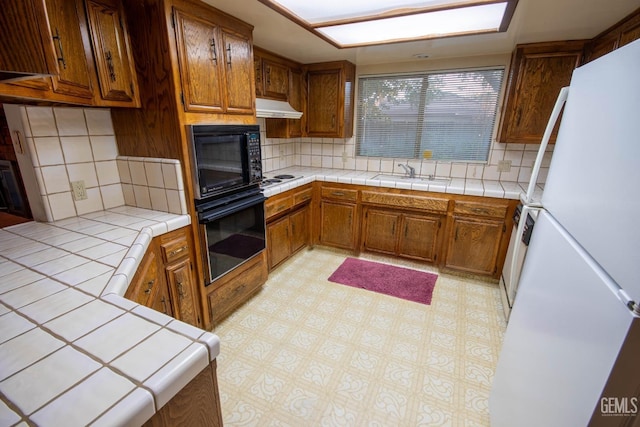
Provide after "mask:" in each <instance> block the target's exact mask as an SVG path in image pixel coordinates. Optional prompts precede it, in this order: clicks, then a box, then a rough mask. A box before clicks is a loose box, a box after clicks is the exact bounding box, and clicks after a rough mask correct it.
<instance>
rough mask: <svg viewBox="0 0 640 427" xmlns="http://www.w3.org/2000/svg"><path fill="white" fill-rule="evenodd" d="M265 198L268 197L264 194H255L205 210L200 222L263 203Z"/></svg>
mask: <svg viewBox="0 0 640 427" xmlns="http://www.w3.org/2000/svg"><path fill="white" fill-rule="evenodd" d="M265 200H266V197H264V195H262V194H257V195H255V196H252V197H249V198H246V199H242V200H240V201H238V202H235V203H231V204H229V205H226V206H221V207H219V208H215V209H212V210H210V211H205V212H202V213H200V215H199V221H198V222H200V224H208V223H210V222H213V221H215V220H217V219H220V218H223V217H225V216H227V215H229V214H232V213H235V212H238V211H241V210H242V209H246V208H248V207H251V206H255V205H257V204H259V203H263V202H264V201H265Z"/></svg>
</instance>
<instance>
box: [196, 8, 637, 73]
mask: <svg viewBox="0 0 640 427" xmlns="http://www.w3.org/2000/svg"><path fill="white" fill-rule="evenodd" d="M202 1H203V2H205V3H208V4H210V5H212V6H214V7H216V8H218V9H220V10H223V11H225V12H227V13H229V14H230V15H233V16H235V17H237V18H239V19H241V20H243V21H245V22H247V23H249V24H251V25H253V26H254V30H253V41H254V43H255V44H256V45H257V46H260V47H261V48H263V49H266V50H269V51H271V52H274V53H277V54H279V55H281V56H284V57H286V58H289V59H291V60H293V61H296V62H300V63H303V64H310V63H315V62H325V61H337V60H348V61H350V62H352V63H354V64H356V65H358V66H360V65H372V64H397V63H403V62H404V63H417V66H421V67H428V66H429V65H428V63H429V61H434V60H435V61H437V60H441V59H450V58H473V57H479V56H487V57H488V56H491V55H504V54H506V55H507V56H506V58H507V61H508V57H509V56H510V55H511V52H513V49H514V48H515V46H516V44H519V43H534V42H544V41H557V40H578V39H590V38H593V37H595V36H597V35H598V34H600V33H601V32H602V31H604V30H605V29H607V28H609V27H611V26H612V25H614V24H615V23H617V22H618V21H620V20H621V19H622V18H624V17H625V16H627V15H629V14H630V13H632V12H633V11H634V10H636V9H638V6H639V5H638V0H616V1H614V2H605V1H602V0H518V4H517V7H516V8H515V12H514V14H513V17H512V19H511V23H510V24H509V28H508V29H507V31H505V32H494V33H490V34H480V35H463V36H457V37H447V38H437V39H427V40H418V41H407V42H401V43H392V44H381V45H371V46H361V47H352V48H344V49H340V48H337V47H335V46H334V45H333V44H331V43H329V42H328V41H327V40H325V39H324V38H321V37H320V36H318V35H316V34H315V33H312V32H310V31H309V30H308V29H306V28H305V27H303V26H302V25H300V24H299V23H296V22H294V21H292V20H290V19H288V18H286V17H285V16H283V15H281V14H280V13H278V12H276V11H275V10H273V9H272V8H270V7H269V6H267V5H265V4H264V3H263V2H262V0H234V1H229V0H202ZM344 2H345V3H350V1H344ZM416 54H426V55H427V56H428V59H426V60H425V59H420V57H418V56H414V55H416ZM420 61H423V62H420ZM424 61H426V62H424ZM423 64H426V65H423ZM456 66H458V65H456ZM467 66H468V65H467Z"/></svg>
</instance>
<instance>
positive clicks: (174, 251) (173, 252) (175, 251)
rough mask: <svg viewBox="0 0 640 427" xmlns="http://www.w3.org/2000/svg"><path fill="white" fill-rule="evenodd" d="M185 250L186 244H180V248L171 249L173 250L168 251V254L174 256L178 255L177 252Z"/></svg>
mask: <svg viewBox="0 0 640 427" xmlns="http://www.w3.org/2000/svg"><path fill="white" fill-rule="evenodd" d="M186 250H187V247H186V246H182V247H181V248H178V249H176V250H173V251H171V252H169V256H170V257H174V256H176V255H178V254H179V253H181V252H184V251H186Z"/></svg>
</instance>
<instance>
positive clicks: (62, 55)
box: [52, 27, 67, 70]
mask: <svg viewBox="0 0 640 427" xmlns="http://www.w3.org/2000/svg"><path fill="white" fill-rule="evenodd" d="M52 38H53V39H54V40H55V41H57V42H58V50H59V51H60V56H58V58H57V59H58V62H61V63H62V68H64V69H65V70H66V69H67V61H66V60H65V59H64V51H63V50H62V39H61V38H60V33H59V32H58V27H56V35H55V36H53V37H52Z"/></svg>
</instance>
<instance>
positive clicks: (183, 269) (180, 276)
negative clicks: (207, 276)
mask: <svg viewBox="0 0 640 427" xmlns="http://www.w3.org/2000/svg"><path fill="white" fill-rule="evenodd" d="M166 273H167V279H168V282H169V283H168V284H169V290H170V291H171V294H172V295H173V298H172V300H173V301H174V303H175V308H176V313H175V316H174V317H175V318H176V319H178V320H182V321H183V322H187V323H190V324H192V325H197V324H199V323H200V322H199V316H198V307H197V306H196V303H197V301H198V293H197V289H196V286H195V285H196V283H195V281H194V275H193V264H192V263H191V260H190V259H189V258H185V259H183V260H181V261H178V262H176V263H173V264H171V265H169V266H167V267H166Z"/></svg>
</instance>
